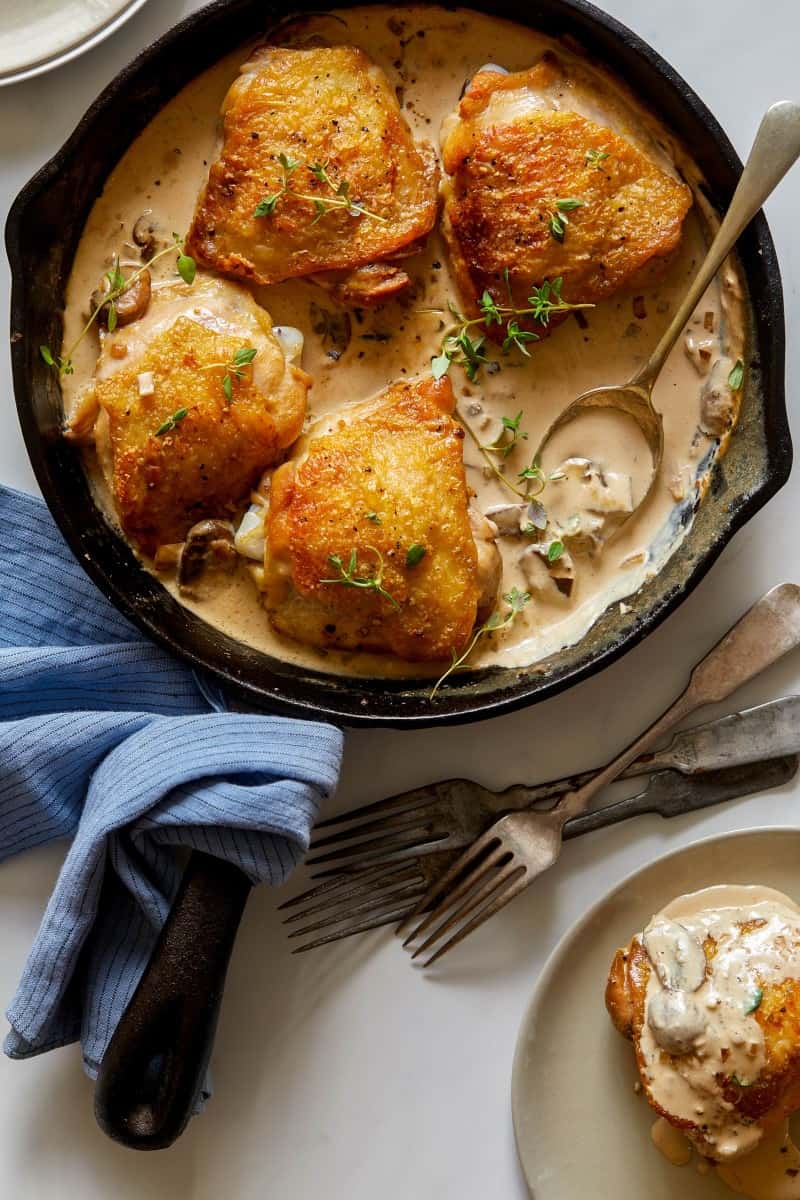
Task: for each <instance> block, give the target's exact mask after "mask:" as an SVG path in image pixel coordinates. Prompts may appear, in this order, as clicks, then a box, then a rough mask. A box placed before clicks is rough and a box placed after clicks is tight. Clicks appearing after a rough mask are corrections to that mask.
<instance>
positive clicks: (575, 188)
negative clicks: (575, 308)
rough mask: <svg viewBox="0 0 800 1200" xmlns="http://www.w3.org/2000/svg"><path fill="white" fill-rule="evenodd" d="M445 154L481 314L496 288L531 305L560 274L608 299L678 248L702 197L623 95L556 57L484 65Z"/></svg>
mask: <svg viewBox="0 0 800 1200" xmlns="http://www.w3.org/2000/svg"><path fill="white" fill-rule="evenodd" d="M657 159H660V162H659V161H657ZM442 160H443V164H444V169H445V172H446V178H445V184H444V198H445V207H444V230H445V234H446V237H447V240H448V244H449V247H450V253H451V257H452V260H453V265H454V268H455V272H456V277H457V280H458V284H459V289H460V291H461V293H462V296H463V298H464V302H465V306H466V307H467V309H468V310H469V312H470V314H471V315H474V314H475V313H476V312H477V304H478V300H479V299H480V297H481V296H482V295H483V293H484V291H488V292H489V293H490V295H491V296H492V298H493V299H494V300H495V302H497V303H500V304H507V303H508V287H509V286H510V289H511V292H512V293H513V297H514V301H515V305H516V307H518V308H525V307H528V305H527V304H526V301H527V297H528V296H529V295H530V293H531V288H532V287H534V286H536V287H540V286H541V285H542V284H543V283H544V281H545V280H551V281H552V280H555V279H558V278H559V277H561V278H562V279H563V290H562V295H563V298H564V299H565V300H568V301H569V302H571V303H573V304H576V303H595V302H597V301H600V300H603V299H605V298H606V297H607V296H610V295H611V294H612V293H613V292H615V291H617V290H618V289H619V288H621V287H624V286H626V285H628V284H631V283H633V282H634V281H635V279H636V277H637V275H638V274H639V273H640V272H642V270H643V268H645V267H646V266H647V265H648V264H652V263H653V262H654V261H655V260H662V259H664V258H665V257H666V256H667V255H669V254H671V253H672V251H674V250H675V249H676V247H677V246H678V244H679V242H680V237H681V227H682V222H683V219H684V217H685V216H686V213H687V212H688V210H689V208H690V207H691V204H692V195H691V192H690V190H689V188H688V187H686V185H685V184H684V183H683V182H681V180H680V179H678V178H677V177H676V174H675V172H674V170H671V169H670V164H669V163H668V161H667V160H666V158H665V155H664V153H663V151H662V150H660V149H659V148H658V147H657V146H656V144H655V143H654V142H652V141H651V140H650V139H649V137H648V136H647V135H646V133H645V131H644V130H643V129H641V128H640V127H639V125H638V123H637V122H636V120H635V119H634V117H633V114H632V112H630V111H629V110H628V109H627V108H626V107H625V106H624V105H623V103H622V102H621V99H620V97H619V96H618V95H617V94H615V93H612V92H611V90H610V88H607V89H606V90H604V87H603V85H601V84H600V83H599V82H598V80H597V79H596V78H595V77H594V76H591V77H589V76H588V75H587V76H586V77H584V72H583V70H582V69H581V68H580V67H579V66H577V65H574V64H570V65H567V64H566V62H562V61H561V60H560V59H558V58H556V56H555V55H553V54H546V55H545V56H544V57H543V58H542V59H541V60H540V61H539V62H538V63H537V64H536V65H535V66H533V67H531V68H530V69H529V70H527V71H520V72H517V73H516V74H506V73H504V72H501V71H500V70H499V69H496V68H491V69H487V68H484V69H483V70H481V71H479V72H478V74H477V75H475V76H474V78H473V79H472V80H471V82H470V84H469V86H468V88H467V90H466V92H465V94H464V96H463V97H462V99H461V101H460V104H459V107H458V111H457V113H456V114H454V115H453V116H452V117H451V118H448V120H447V121H446V122H445V123H444V126H443V129H442ZM506 272H507V273H508V276H507V278H508V285H507V283H506ZM558 319H559V318H558V316H556V317H554V319H553V323H557V321H558ZM529 327H532V328H535V329H536V331H537V332H538V333H539V335H540V336H542V335H543V334H544V333H545V332H547V329H546V328H544V327H542V326H541V325H538V326H535V327H533V326H529ZM489 332H490V334H491V335H492V336H494V337H497V338H498V339H499V340H502V337H503V331H502V329H501V328H500V327H499V326H496V325H495V326H494V327H493V328H492V329H490V331H489Z"/></svg>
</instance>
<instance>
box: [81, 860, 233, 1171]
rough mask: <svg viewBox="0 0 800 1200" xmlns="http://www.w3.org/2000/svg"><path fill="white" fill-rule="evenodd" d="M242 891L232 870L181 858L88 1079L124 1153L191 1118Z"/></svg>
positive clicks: (162, 1139)
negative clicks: (134, 980) (170, 895)
mask: <svg viewBox="0 0 800 1200" xmlns="http://www.w3.org/2000/svg"><path fill="white" fill-rule="evenodd" d="M249 891H250V881H249V879H248V878H247V876H246V875H244V874H243V872H242V871H240V870H239V869H238V867H234V866H232V865H231V864H230V863H227V862H225V861H223V860H222V859H219V858H214V857H212V856H211V855H209V854H202V853H201V852H199V851H194V852H193V854H192V855H191V857H190V859H189V862H188V863H187V865H186V870H185V871H184V874H183V878H182V880H181V884H180V887H179V889H178V893H177V895H176V897H175V902H174V904H173V906H172V909H171V910H170V913H169V916H168V917H167V920H166V923H165V925H164V928H163V930H162V931H161V934H160V936H159V939H158V942H157V943H156V946H155V949H154V950H153V953H152V956H151V958H150V962H149V963H148V965H147V967H146V968H145V972H144V975H143V976H142V978H141V980H140V982H139V986H138V987H137V989H136V991H135V992H134V994H133V998H132V999H131V1002H130V1004H129V1005H128V1007H127V1008H126V1009H125V1012H124V1013H123V1015H122V1018H121V1020H120V1022H119V1024H118V1025H117V1028H116V1029H115V1031H114V1034H113V1036H112V1038H111V1041H110V1043H109V1045H108V1049H107V1050H106V1052H105V1055H104V1057H103V1061H102V1063H101V1064H100V1070H99V1073H98V1076H97V1087H96V1090H95V1101H94V1112H95V1117H96V1119H97V1123H98V1125H99V1126H100V1128H101V1129H102V1130H103V1132H104V1133H107V1134H108V1136H109V1137H111V1138H113V1139H114V1141H116V1142H121V1143H122V1144H123V1145H124V1146H129V1147H130V1148H131V1149H132V1150H163V1149H164V1148H165V1147H167V1146H171V1145H172V1143H173V1142H174V1141H175V1139H176V1138H177V1137H179V1136H180V1134H181V1133H182V1132H183V1130H184V1129H185V1128H186V1125H187V1123H188V1121H189V1118H190V1117H191V1115H192V1112H193V1110H194V1106H195V1103H196V1101H197V1097H198V1095H199V1094H200V1089H201V1087H202V1085H203V1080H204V1078H205V1074H206V1070H207V1068H208V1061H209V1058H210V1057H211V1047H212V1045H213V1042H214V1033H215V1031H216V1027H217V1018H218V1016H219V1009H220V1003H221V1001H222V992H223V988H224V986H225V975H226V972H227V969H228V961H229V959H230V955H231V950H232V949H233V943H234V939H235V938H236V931H237V929H238V927H239V922H240V920H241V917H242V913H243V912H244V906H245V903H246V901H247V896H248V893H249Z"/></svg>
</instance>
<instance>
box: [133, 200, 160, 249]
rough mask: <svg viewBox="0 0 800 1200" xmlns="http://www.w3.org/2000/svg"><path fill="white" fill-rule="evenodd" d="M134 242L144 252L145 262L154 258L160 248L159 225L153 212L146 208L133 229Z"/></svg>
mask: <svg viewBox="0 0 800 1200" xmlns="http://www.w3.org/2000/svg"><path fill="white" fill-rule="evenodd" d="M132 236H133V240H134V242H135V243H136V245H137V246H138V247H139V249H140V250H141V252H142V259H143V261H145V262H146V261H147V260H148V259H149V258H152V257H153V255H154V254H155V252H156V249H157V247H158V225H157V224H156V221H155V220H154V218H153V210H152V209H151V208H146V209H145V211H144V212H143V213H142V215H141V216H140V217H139V219H138V221H137V222H136V224H135V225H134V227H133V232H132Z"/></svg>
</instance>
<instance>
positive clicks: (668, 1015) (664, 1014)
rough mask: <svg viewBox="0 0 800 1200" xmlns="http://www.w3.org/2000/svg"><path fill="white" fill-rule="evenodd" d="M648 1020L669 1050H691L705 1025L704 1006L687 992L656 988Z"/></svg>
mask: <svg viewBox="0 0 800 1200" xmlns="http://www.w3.org/2000/svg"><path fill="white" fill-rule="evenodd" d="M647 1024H648V1025H649V1026H650V1028H651V1030H652V1032H653V1037H654V1038H655V1040H656V1042H658V1044H659V1046H660V1047H661V1049H662V1050H666V1052H667V1054H689V1052H690V1051H691V1050H693V1049H694V1044H695V1042H696V1040H697V1039H698V1038H699V1037H700V1036H701V1035H702V1033H703V1031H704V1029H705V1020H704V1018H703V1014H702V1012H701V1011H700V1006H699V1005H698V1004H696V1003H695V1001H694V1000H692V999H691V997H690V996H688V995H687V993H686V992H678V991H672V992H656V993H655V995H653V996H651V997H650V1000H649V1002H648V1005H647Z"/></svg>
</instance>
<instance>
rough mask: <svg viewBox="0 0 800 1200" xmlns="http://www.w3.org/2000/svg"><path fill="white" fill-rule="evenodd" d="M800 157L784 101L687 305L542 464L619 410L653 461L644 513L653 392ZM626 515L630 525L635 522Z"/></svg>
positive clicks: (591, 394)
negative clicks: (590, 419) (719, 277)
mask: <svg viewBox="0 0 800 1200" xmlns="http://www.w3.org/2000/svg"><path fill="white" fill-rule="evenodd" d="M798 157H800V105H797V104H792V103H791V101H789V100H781V101H779V102H778V103H777V104H773V105H772V107H771V108H769V109H768V110H767V112H766V113H765V115H764V118H763V120H762V122H761V125H760V126H759V129H758V133H757V134H756V138H755V141H754V142H753V148H752V150H751V151H750V157H749V158H748V160H747V165H746V166H745V168H744V171H743V172H742V174H741V177H740V179H739V184H738V186H737V188H736V191H735V192H734V195H733V199H732V200H731V203H730V207H729V208H728V211H727V213H726V214H725V218H724V220H723V221H722V224H721V225H720V227H719V231H718V232H717V236H716V237H715V238H714V241H713V242H712V243H711V247H710V249H709V251H708V254H707V255H706V257H705V260H704V262H703V264H702V265H701V267H700V269H699V270H698V272H697V275H696V276H695V278H694V282H693V283H692V286H691V287H690V288H689V291H688V292H687V293H686V296H685V298H684V300H683V303H682V304H681V305H680V307H679V308H678V310H677V312H676V313H675V316H674V317H673V318H672V320H671V321H670V324H669V326H668V328H667V329H666V331H665V333H664V334H663V336H662V337H661V340H660V341H659V343H658V345H657V346H656V348H655V350H654V351H653V353H652V354H651V355H650V357H649V359H648V360H647V362H646V363H645V364H644V366H643V367H640V369H639V370H638V371H637V372H636V374H635V375H634V376H633V378H632V379H630V380H629V381H628V382H627V383H623V384H611V385H605V386H603V387H595V388H590V389H589V391H587V392H583V393H582V394H581V395H580V396H578V398H577V400H573V401H572V403H571V404H568V405H567V407H566V408H565V409H564V410H563V412H562V413H561V414H560V416H558V417H556V419H555V421H553V423H552V425H551V426H550V428H549V429H548V430H547V432H546V433H545V435H544V437H543V438H542V440H541V442H540V443H539V449H538V451H537V461H539V462H541V461H542V455H543V452H544V450H545V448H546V446H547V445H548V443H549V442H550V440H551V439H552V437H553V435H554V434H555V433H556V432H557V431H558V430H559V429H563V427H564V426H565V425H567V424H569V422H570V421H573V420H574V419H575V418H576V417H577V416H578V415H579V414H580V413H581V412H585V411H586V410H587V409H592V408H605V409H614V410H615V411H617V412H623V413H626V414H627V415H628V416H629V417H631V418H632V419H633V420H634V421H635V422H636V424H637V425H638V427H639V429H640V430H641V432H642V434H643V435H644V438H645V440H646V442H647V445H648V448H649V450H650V454H651V457H652V474H651V476H650V482H649V484H648V486H647V489H646V491H645V493H644V495H643V496H642V497H641V498H640V499H639V500H638V501H637V503H636V504H635V505H634V507H633V509H632V510H631V513H632V512H635V511H636V509H637V508H639V507H640V506H641V505H642V504H643V503H644V501H645V500H646V498H647V496H648V495H649V494H650V492H651V490H652V487H653V484H654V483H655V480H656V477H657V475H658V471H659V468H660V466H661V460H662V458H663V455H664V423H663V420H662V417H661V414H660V413H659V412H656V410H655V409H654V408H653V387H654V385H655V382H656V380H657V379H658V376H659V374H660V373H661V368H662V367H663V365H664V363H665V362H666V360H667V358H668V356H669V353H670V351H671V350H672V347H673V346H674V345H675V343H676V341H677V340H678V338H679V337H680V335H681V333H682V332H683V329H684V326H685V325H686V323H687V321H688V320H689V318H690V317H691V315H692V313H693V312H694V310H695V308H696V307H697V304H698V302H699V300H700V299H701V297H702V295H703V293H704V292H705V290H706V288H707V287H708V285H709V284H710V283H711V280H712V279H713V278H714V276H715V275H716V273H717V271H718V270H719V269H720V267H721V266H722V264H723V263H724V261H725V259H726V258H727V257H728V255H729V254H730V252H731V250H732V249H733V247H734V246H735V244H736V242H737V241H738V239H739V236H740V234H741V233H742V232H743V230H744V229H746V227H747V226H748V225H749V224H750V222H751V221H752V219H753V217H754V216H755V215H756V213H757V212H758V211H759V209H760V208H761V206H762V205H763V203H764V201H765V200H766V198H767V196H769V195H770V193H771V192H772V191H773V190H774V189H775V188H776V187H777V186H778V184H779V183H780V181H781V180H782V179H783V177H784V175H785V174H786V172H787V171H788V170H789V168H790V167H791V166H792V165H793V164H794V163H795V162H796V161H797V158H798ZM631 513H626V514H625V518H624V519H625V520H627V519H628V517H630V516H631Z"/></svg>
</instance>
